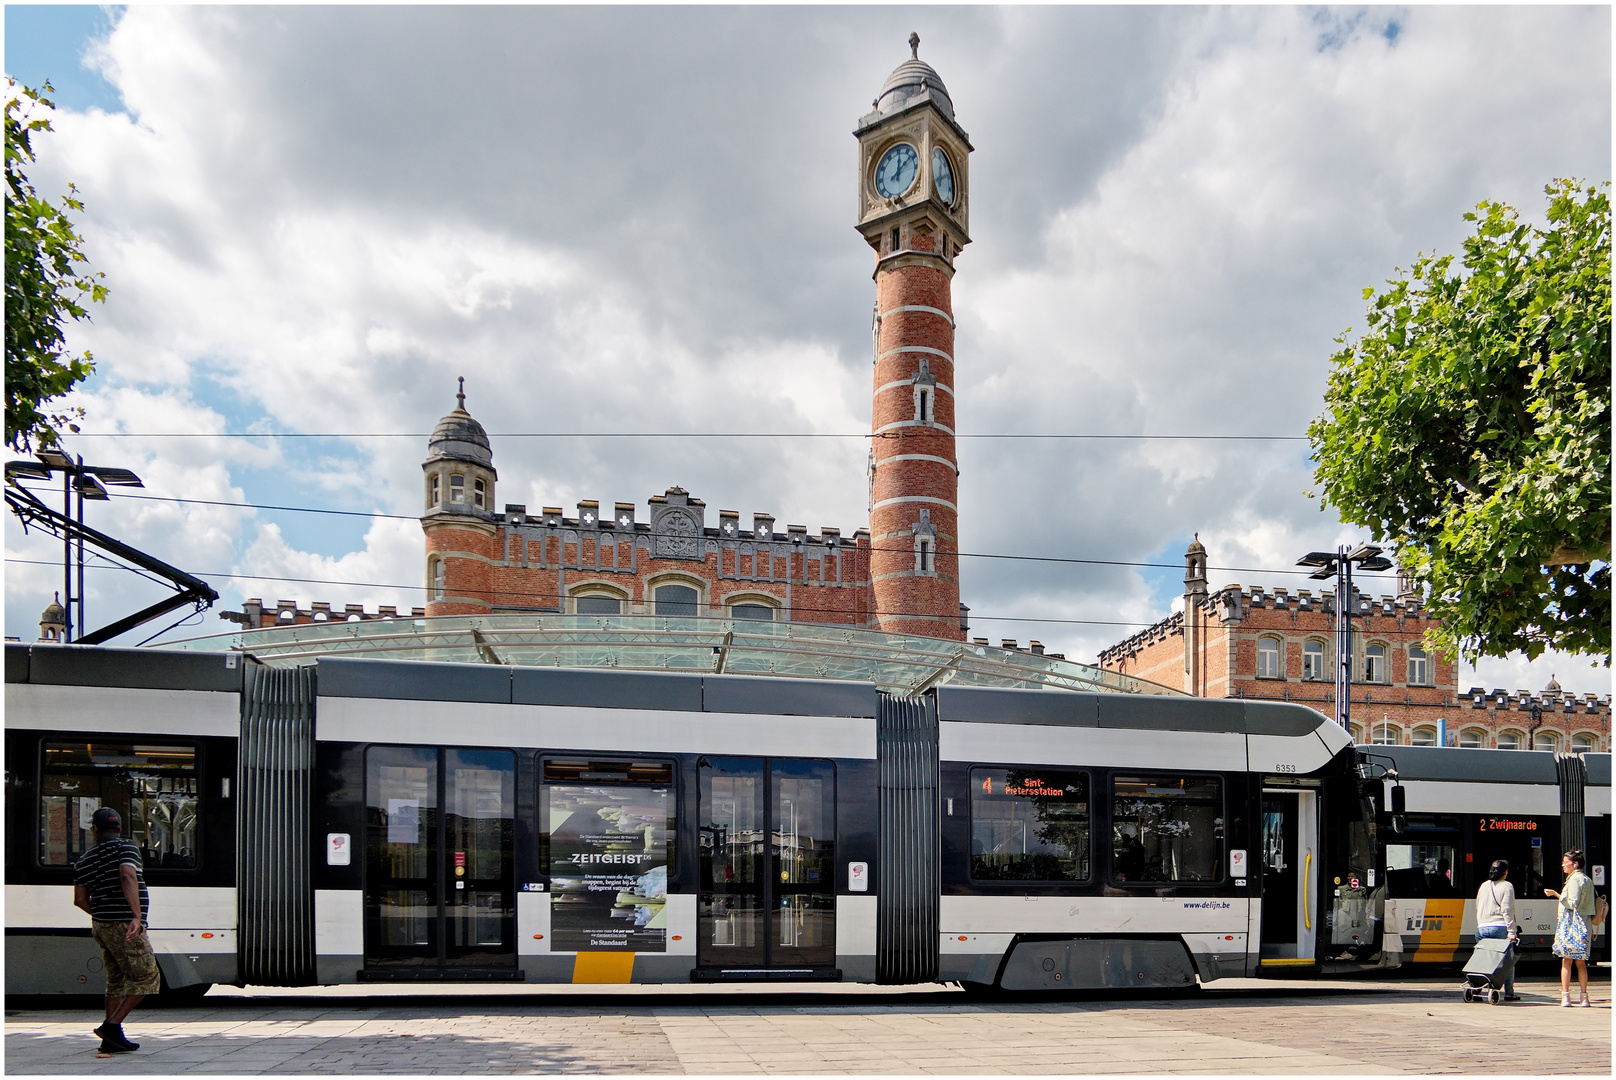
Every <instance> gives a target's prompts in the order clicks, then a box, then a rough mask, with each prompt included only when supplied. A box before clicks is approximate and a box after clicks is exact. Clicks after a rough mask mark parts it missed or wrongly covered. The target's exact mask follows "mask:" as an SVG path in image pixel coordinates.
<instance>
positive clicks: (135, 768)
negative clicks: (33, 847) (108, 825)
mask: <svg viewBox="0 0 1616 1080" xmlns="http://www.w3.org/2000/svg"><path fill="white" fill-rule="evenodd" d="M197 783H198V775H197V768H196V748H195V747H192V746H145V745H134V744H130V743H105V742H94V743H85V742H47V743H46V744H45V753H44V767H43V768H42V769H41V772H40V782H39V792H40V796H39V802H40V808H39V809H40V813H39V824H40V831H39V861H40V863H41V864H42V865H45V866H70V865H72V864H73V863H75V862H77V861H78V859H79V856H80V855H83V854H84V852H85V851H87V850H89V849H90V848H91V847H93V846H94V845H95V830H94V829H93V828H92V827H91V825H90V818H91V816H92V815H94V813H95V812H96V810H98V809H100V808H101V807H103V806H110V807H112V808H113V809H114V810H116V811H118V816H119V817H121V818H122V819H123V835H124V836H125V837H126V838H127V839H129V840H132V841H133V842H134V843H135V844H136V845H137V846H138V847H139V848H140V857H141V861H142V862H143V863H144V864H145V868H146V869H147V870H151V869H153V868H162V867H178V868H190V867H194V866H196V865H197V852H198V849H197V810H198V801H197V795H198V791H197Z"/></svg>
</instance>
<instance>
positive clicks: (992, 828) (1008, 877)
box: [971, 769, 1090, 881]
mask: <svg viewBox="0 0 1616 1080" xmlns="http://www.w3.org/2000/svg"><path fill="white" fill-rule="evenodd" d="M1089 837H1090V826H1089V778H1088V774H1087V773H1081V772H1067V771H1063V770H1060V769H972V770H971V876H972V877H974V878H976V879H977V880H979V881H1085V880H1087V879H1088V876H1089V844H1090V839H1089Z"/></svg>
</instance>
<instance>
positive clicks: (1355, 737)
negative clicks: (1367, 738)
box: [1352, 724, 1364, 746]
mask: <svg viewBox="0 0 1616 1080" xmlns="http://www.w3.org/2000/svg"><path fill="white" fill-rule="evenodd" d="M1352 741H1353V742H1355V743H1358V744H1359V745H1360V746H1361V745H1363V741H1364V737H1363V728H1361V727H1359V726H1358V725H1357V724H1353V725H1352Z"/></svg>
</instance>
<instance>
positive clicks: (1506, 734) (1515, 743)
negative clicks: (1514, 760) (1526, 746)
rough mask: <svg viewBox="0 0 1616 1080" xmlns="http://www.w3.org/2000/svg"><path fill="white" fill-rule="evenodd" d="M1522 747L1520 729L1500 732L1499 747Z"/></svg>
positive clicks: (1502, 748)
mask: <svg viewBox="0 0 1616 1080" xmlns="http://www.w3.org/2000/svg"><path fill="white" fill-rule="evenodd" d="M1520 748H1521V733H1520V732H1518V731H1500V732H1499V733H1498V749H1500V750H1519V749H1520Z"/></svg>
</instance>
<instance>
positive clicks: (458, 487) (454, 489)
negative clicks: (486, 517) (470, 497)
mask: <svg viewBox="0 0 1616 1080" xmlns="http://www.w3.org/2000/svg"><path fill="white" fill-rule="evenodd" d="M449 501H450V502H452V503H463V502H465V501H466V478H465V477H464V476H461V475H460V474H459V473H456V474H455V475H453V476H451V477H449Z"/></svg>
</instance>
